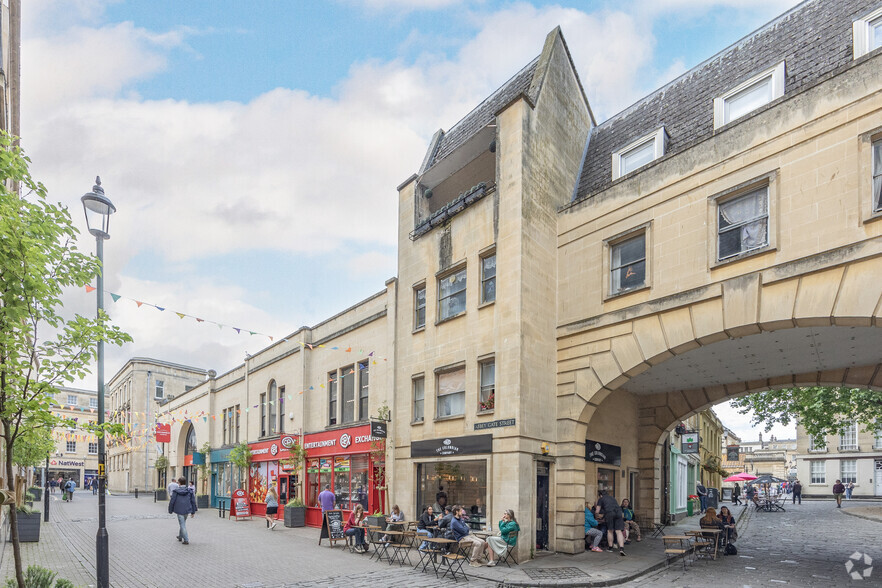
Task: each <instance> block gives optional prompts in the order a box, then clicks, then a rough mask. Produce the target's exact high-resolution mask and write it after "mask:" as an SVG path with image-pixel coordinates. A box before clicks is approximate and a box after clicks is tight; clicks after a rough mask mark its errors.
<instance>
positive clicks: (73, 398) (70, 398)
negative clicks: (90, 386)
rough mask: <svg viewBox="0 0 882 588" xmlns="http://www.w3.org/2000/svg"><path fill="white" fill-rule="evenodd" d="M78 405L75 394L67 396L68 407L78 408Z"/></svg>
mask: <svg viewBox="0 0 882 588" xmlns="http://www.w3.org/2000/svg"><path fill="white" fill-rule="evenodd" d="M77 404H78V399H77V397H76V395H74V394H68V395H67V405H68V406H76V405H77Z"/></svg>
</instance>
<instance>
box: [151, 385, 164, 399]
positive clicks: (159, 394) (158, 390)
mask: <svg viewBox="0 0 882 588" xmlns="http://www.w3.org/2000/svg"><path fill="white" fill-rule="evenodd" d="M153 399H154V400H164V399H165V380H153Z"/></svg>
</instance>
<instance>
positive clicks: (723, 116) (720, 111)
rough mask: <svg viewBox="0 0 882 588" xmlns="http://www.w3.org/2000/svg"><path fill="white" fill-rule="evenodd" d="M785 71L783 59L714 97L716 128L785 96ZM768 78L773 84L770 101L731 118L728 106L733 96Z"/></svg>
mask: <svg viewBox="0 0 882 588" xmlns="http://www.w3.org/2000/svg"><path fill="white" fill-rule="evenodd" d="M785 73H786V65H785V62H784V61H781V62H779V63H776V64H775V65H773V66H772V67H770V68H768V69H766V70H763V71H761V72H760V73H758V74H756V75H754V76H752V77H750V78H748V79H747V80H745V81H743V82H741V83H740V84H738V85H737V86H735V87H734V88H731V89H729V90H727V91H726V92H724V93H723V94H721V95H720V96H717V97H716V98H714V129H715V130H716V129H719V128H720V127H724V126H726V125H728V124H730V123H733V122H735V121H737V120H741V119H743V118H744V117H746V116H748V115H750V114H751V113H754V112H756V111H757V110H759V109H760V108H763V107H764V106H766V105H768V104H771V103H772V102H774V101H775V100H777V99H778V98H780V97H781V96H783V95H784V83H785ZM766 79H769V81H770V84H771V92H770V94H771V97H770V98H769V101H768V102H766V103H764V104H762V105H761V106H757V107H756V108H754V109H753V110H750V111H748V112H745V113H743V114H741V115H739V116H737V117H735V118H730V117H729V116H728V114H727V106H728V104H729V101H730V100H731V99H732V98H734V97H735V96H737V95H738V94H741V93H742V92H744V91H745V90H748V89H750V88H752V87H753V86H756V85H758V84H760V83H761V82H763V81H765V80H766Z"/></svg>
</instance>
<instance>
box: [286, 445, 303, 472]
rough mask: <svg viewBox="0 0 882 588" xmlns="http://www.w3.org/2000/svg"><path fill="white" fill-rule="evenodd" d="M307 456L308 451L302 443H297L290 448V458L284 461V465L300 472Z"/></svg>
mask: <svg viewBox="0 0 882 588" xmlns="http://www.w3.org/2000/svg"><path fill="white" fill-rule="evenodd" d="M306 454H307V450H306V449H305V448H304V447H303V446H302V445H301V444H300V443H295V444H294V445H292V446H291V447H290V448H288V457H286V458H285V459H283V460H282V463H284V464H285V465H286V466H288V467H291V468H293V469H295V470H299V469H300V467H301V466H302V465H303V462H304V461H306Z"/></svg>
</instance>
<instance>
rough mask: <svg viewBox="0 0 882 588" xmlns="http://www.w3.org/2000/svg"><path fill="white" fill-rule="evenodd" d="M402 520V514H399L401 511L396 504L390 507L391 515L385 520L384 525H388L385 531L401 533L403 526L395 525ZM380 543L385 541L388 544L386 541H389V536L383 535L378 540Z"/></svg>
mask: <svg viewBox="0 0 882 588" xmlns="http://www.w3.org/2000/svg"><path fill="white" fill-rule="evenodd" d="M403 520H404V513H403V512H401V509H400V508H399V507H398V505H397V504H396V505H394V506H393V507H392V514H391V516H389V517H388V518H386V523H388V524H387V525H386V530H387V531H403V530H404V525H398V524H396V523H399V522H401V521H403ZM380 541H387V542H388V541H389V536H388V535H383V536H382V537H381V538H380Z"/></svg>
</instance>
